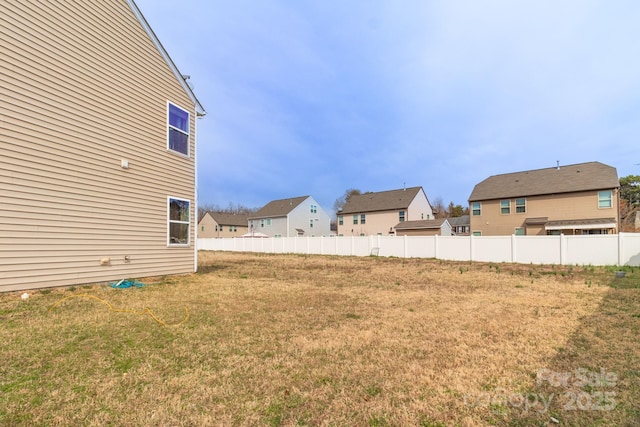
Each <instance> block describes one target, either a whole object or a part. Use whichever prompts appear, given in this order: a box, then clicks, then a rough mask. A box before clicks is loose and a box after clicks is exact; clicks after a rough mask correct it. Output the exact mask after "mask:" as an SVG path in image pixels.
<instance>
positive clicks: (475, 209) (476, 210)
mask: <svg viewBox="0 0 640 427" xmlns="http://www.w3.org/2000/svg"><path fill="white" fill-rule="evenodd" d="M471 214H472V215H473V216H480V215H482V203H480V202H473V203H471Z"/></svg>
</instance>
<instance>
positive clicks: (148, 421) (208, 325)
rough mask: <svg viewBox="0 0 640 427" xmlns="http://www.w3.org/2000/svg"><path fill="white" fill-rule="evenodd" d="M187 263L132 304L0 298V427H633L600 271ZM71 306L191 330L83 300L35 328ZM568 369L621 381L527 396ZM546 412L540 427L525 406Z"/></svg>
mask: <svg viewBox="0 0 640 427" xmlns="http://www.w3.org/2000/svg"><path fill="white" fill-rule="evenodd" d="M200 257H201V260H200V261H201V270H200V272H199V273H198V274H196V275H191V276H186V277H167V278H159V279H157V280H155V281H154V282H155V283H153V284H149V285H148V286H145V287H143V288H140V289H128V290H114V289H111V288H109V287H106V286H90V287H89V286H88V287H86V288H81V289H78V288H70V289H56V290H53V291H45V292H36V293H35V294H34V295H32V297H31V298H29V299H28V300H26V301H22V300H20V298H19V294H5V295H1V296H0V322H2V325H3V327H2V330H1V331H0V342H1V343H2V344H1V349H2V354H3V356H4V357H3V363H2V366H0V392H1V393H2V394H1V395H0V423H3V424H4V425H96V426H97V425H109V424H110V425H130V426H139V425H158V426H173V425H185V426H191V425H225V426H226V425H241V426H254V425H273V426H275V425H287V426H289V425H327V426H329V425H337V426H346V425H349V426H352V425H355V426H360V425H362V426H367V425H368V426H386V425H394V426H395V425H398V426H405V425H416V426H437V425H460V426H476V425H477V426H480V425H547V424H548V423H550V425H556V423H555V421H553V420H554V419H555V420H558V421H559V422H560V423H561V425H634V423H635V422H636V421H637V420H638V418H637V417H640V409H639V405H638V399H639V398H640V391H639V386H638V378H639V377H640V373H639V372H638V366H639V365H640V355H639V345H638V343H637V338H636V337H637V334H638V332H639V331H640V289H639V288H640V281H639V280H638V277H637V276H640V271H638V272H635V271H629V273H628V275H627V278H625V279H624V280H623V281H618V282H615V281H614V282H613V283H614V284H617V285H623V286H620V288H616V287H611V286H610V284H611V282H612V279H611V277H612V276H613V275H612V272H611V270H610V269H604V268H593V267H589V268H586V267H557V266H555V267H554V266H547V267H542V266H531V265H526V266H522V265H520V266H518V265H507V264H481V263H473V264H470V263H447V262H441V261H436V260H418V259H410V260H403V259H394V258H376V257H368V258H350V257H323V256H296V255H260V254H237V253H206V252H205V253H201V255H200ZM150 282H151V281H147V283H150ZM81 293H87V294H91V295H94V296H97V297H99V298H102V299H104V300H106V301H108V302H109V303H110V304H112V305H113V306H114V307H117V308H127V309H132V310H143V309H144V308H145V307H149V308H151V309H152V310H153V312H154V313H155V314H156V315H157V316H158V317H159V318H161V319H163V320H165V321H167V322H168V323H178V322H180V321H181V320H182V319H183V317H184V311H183V309H184V307H187V308H188V309H189V314H190V316H189V319H188V321H187V322H185V323H183V324H181V325H179V326H169V327H163V326H161V325H160V324H158V323H157V322H155V321H154V320H153V319H152V318H151V317H149V316H146V315H136V314H131V313H117V312H112V311H110V310H109V309H108V308H107V307H106V306H104V305H102V304H100V303H99V302H97V301H95V300H91V299H87V298H82V297H78V298H70V299H68V300H65V301H63V302H62V303H61V304H60V305H59V306H57V307H56V308H55V309H53V310H49V308H50V307H51V306H52V304H54V303H55V302H56V301H59V300H60V299H61V298H63V297H68V296H72V295H78V294H81ZM579 368H583V369H586V370H587V372H588V373H595V372H600V369H601V368H604V369H605V370H606V372H609V373H615V374H616V375H617V376H618V379H617V381H616V382H615V383H614V384H608V385H604V386H595V387H594V386H589V385H587V386H583V387H578V388H576V384H575V381H573V382H571V384H564V385H557V384H556V385H553V384H549V383H548V382H545V383H542V384H538V383H537V382H536V373H537V372H538V371H539V370H540V369H547V370H548V371H549V372H553V373H558V374H561V373H573V372H575V371H576V369H579ZM602 392H613V393H614V399H615V405H614V406H615V407H614V408H611V409H612V410H594V408H596V406H593V405H592V406H591V407H587V406H586V405H585V404H584V402H583V403H582V404H581V409H579V408H577V409H576V410H571V408H570V407H568V406H567V403H570V402H568V401H567V399H570V398H571V396H572V395H576V396H580V393H583V395H582V396H583V397H584V396H585V395H584V393H587V394H588V397H593V398H594V399H596V398H597V397H598V396H599V395H598V394H597V393H602ZM594 393H595V394H594ZM552 395H553V397H554V400H553V401H552V403H551V405H550V406H549V408H548V410H546V411H545V410H544V408H543V407H542V406H540V405H534V403H535V402H534V401H533V398H534V397H536V398H538V397H544V398H546V399H548V398H549V397H550V396H552ZM519 396H521V397H524V398H527V399H529V403H528V404H527V405H528V406H527V405H524V404H522V405H520V406H519V405H518V401H517V398H518V397H519ZM520 403H522V402H520ZM592 403H594V402H592ZM600 403H603V402H600ZM604 403H606V402H604ZM600 406H602V405H600ZM600 409H602V408H600Z"/></svg>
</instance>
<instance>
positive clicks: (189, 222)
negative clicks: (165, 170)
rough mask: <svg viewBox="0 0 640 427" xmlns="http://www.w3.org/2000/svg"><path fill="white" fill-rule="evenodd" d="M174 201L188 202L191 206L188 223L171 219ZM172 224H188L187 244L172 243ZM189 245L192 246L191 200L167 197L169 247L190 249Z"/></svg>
mask: <svg viewBox="0 0 640 427" xmlns="http://www.w3.org/2000/svg"><path fill="white" fill-rule="evenodd" d="M173 200H176V201H181V202H187V203H188V204H189V219H188V221H182V220H175V219H171V201H173ZM171 224H187V243H173V242H171ZM189 245H191V200H189V199H183V198H181V197H174V196H167V246H171V247H188V246H189Z"/></svg>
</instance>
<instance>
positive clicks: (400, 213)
mask: <svg viewBox="0 0 640 427" xmlns="http://www.w3.org/2000/svg"><path fill="white" fill-rule="evenodd" d="M398 221H399V222H404V211H400V212H398Z"/></svg>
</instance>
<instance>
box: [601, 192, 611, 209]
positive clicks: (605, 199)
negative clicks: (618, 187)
mask: <svg viewBox="0 0 640 427" xmlns="http://www.w3.org/2000/svg"><path fill="white" fill-rule="evenodd" d="M612 206H613V196H612V194H611V191H598V207H599V208H610V207H612Z"/></svg>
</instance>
